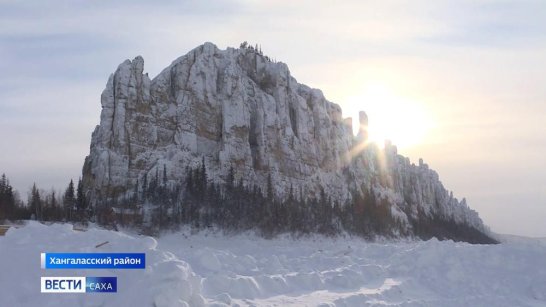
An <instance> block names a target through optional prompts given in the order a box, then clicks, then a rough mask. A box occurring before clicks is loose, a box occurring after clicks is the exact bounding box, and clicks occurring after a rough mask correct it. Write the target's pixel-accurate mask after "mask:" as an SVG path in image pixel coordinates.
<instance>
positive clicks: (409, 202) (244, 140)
mask: <svg viewBox="0 0 546 307" xmlns="http://www.w3.org/2000/svg"><path fill="white" fill-rule="evenodd" d="M143 68H144V60H143V59H142V57H140V56H139V57H136V58H135V59H134V60H133V61H129V60H126V61H125V62H123V63H122V64H120V65H119V67H118V69H117V70H116V72H115V73H114V74H112V75H111V76H110V78H109V80H108V83H107V85H106V89H105V90H104V92H103V93H102V96H101V104H102V113H101V119H100V125H98V126H97V127H96V129H95V131H94V132H93V135H92V140H91V149H90V154H89V156H87V157H86V159H85V164H84V168H83V182H84V186H85V188H86V193H87V196H88V198H89V200H90V201H91V204H92V205H96V204H98V203H99V202H101V201H105V200H108V199H116V198H120V197H127V196H128V195H131V194H134V193H135V191H138V190H139V189H140V186H139V185H137V183H138V182H140V183H142V182H143V180H145V178H150V177H151V176H152V175H154V174H156V173H158V172H159V173H161V174H162V175H164V176H165V177H166V178H165V179H166V180H167V181H168V183H169V184H179V183H181V182H183V181H184V180H185V178H186V172H187V169H188V167H190V168H193V167H197V166H199V165H200V164H201V162H202V160H203V159H204V161H205V162H206V164H207V171H208V180H209V181H211V182H215V183H217V184H224V183H225V182H226V180H227V178H228V175H229V172H230V169H233V170H234V173H235V176H236V179H237V180H241V181H242V184H243V185H244V186H258V187H260V188H261V189H262V191H265V189H266V188H267V187H266V186H267V184H268V180H270V181H271V184H272V188H273V194H274V196H275V197H276V198H278V199H280V200H282V199H286V198H287V197H288V191H290V190H293V191H297V192H298V193H299V194H301V195H303V196H304V197H318V196H319V194H320V193H321V191H323V193H325V194H326V195H328V196H329V198H330V199H331V200H332V201H336V202H338V203H340V204H344V203H347V202H350V201H351V200H352V199H353V198H354V195H365V194H367V195H369V194H370V193H372V194H373V197H374V199H375V200H376V202H377V203H378V205H379V203H381V204H382V205H383V206H387V208H388V209H389V212H390V215H391V216H392V217H393V218H395V219H396V220H397V221H398V224H399V228H400V229H403V230H405V233H410V234H411V233H413V234H420V233H423V234H429V235H436V234H438V233H441V232H442V230H441V225H442V224H441V222H443V221H447V222H450V223H454V225H465V227H466V226H468V227H470V228H471V229H474V230H477V231H479V232H480V233H484V234H486V233H488V230H487V229H486V227H485V226H484V225H483V223H482V221H481V219H480V218H479V217H478V214H477V213H476V212H475V211H473V210H471V209H469V208H468V206H467V205H466V202H465V200H462V201H459V200H457V199H456V198H454V197H453V195H452V194H451V193H449V192H448V191H447V190H446V189H445V188H444V187H443V185H442V183H441V182H440V181H439V178H438V175H437V173H436V172H434V171H433V170H430V169H429V168H428V166H427V165H426V164H423V163H422V162H420V163H419V165H414V164H411V163H410V161H409V159H408V158H405V157H403V156H401V155H399V154H397V150H396V147H395V146H392V145H390V144H387V145H386V147H385V148H384V149H379V148H378V147H377V146H375V145H374V144H368V143H367V138H368V136H367V124H368V118H367V116H366V114H365V113H364V112H361V113H360V116H359V121H360V127H361V128H360V129H359V131H358V134H357V136H356V137H355V136H354V135H353V131H352V120H351V119H343V117H342V112H341V108H340V107H339V106H338V105H337V104H334V103H332V102H329V101H328V100H326V98H325V97H324V95H323V93H322V92H321V91H320V90H318V89H312V88H309V87H308V86H306V85H303V84H300V83H298V82H297V81H296V79H294V78H293V77H292V76H291V75H290V71H289V69H288V67H287V66H286V64H284V63H280V62H279V63H276V62H272V61H270V60H269V58H267V57H265V56H263V55H262V54H261V52H258V51H256V50H255V49H254V48H247V47H242V48H239V49H234V48H228V49H227V50H220V49H218V48H217V47H216V46H215V45H213V44H211V43H205V44H204V45H201V46H199V47H197V48H195V49H193V50H192V51H190V52H189V53H188V54H186V55H184V56H182V57H180V58H178V59H176V60H175V61H174V62H173V63H172V64H171V65H170V66H168V67H167V68H165V69H164V70H163V71H162V72H161V73H160V74H159V75H158V76H157V77H155V78H154V79H153V80H150V79H149V77H148V75H147V74H144V73H143ZM163 173H164V174H163ZM423 219H426V220H427V221H430V223H428V224H426V227H424V228H423V227H421V226H422V225H421V224H419V222H418V221H422V220H423ZM438 225H440V226H438ZM438 227H440V228H438ZM446 237H449V236H446Z"/></svg>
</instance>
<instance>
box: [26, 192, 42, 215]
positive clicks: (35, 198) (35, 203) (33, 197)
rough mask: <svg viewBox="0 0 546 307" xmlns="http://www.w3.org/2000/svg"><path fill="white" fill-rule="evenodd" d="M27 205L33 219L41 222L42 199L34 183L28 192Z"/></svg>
mask: <svg viewBox="0 0 546 307" xmlns="http://www.w3.org/2000/svg"><path fill="white" fill-rule="evenodd" d="M28 203H29V204H30V210H31V212H32V214H33V215H34V219H36V220H38V221H41V220H42V209H43V208H42V199H41V197H40V191H38V188H37V187H36V183H34V184H33V185H32V189H31V191H30V197H29V201H28Z"/></svg>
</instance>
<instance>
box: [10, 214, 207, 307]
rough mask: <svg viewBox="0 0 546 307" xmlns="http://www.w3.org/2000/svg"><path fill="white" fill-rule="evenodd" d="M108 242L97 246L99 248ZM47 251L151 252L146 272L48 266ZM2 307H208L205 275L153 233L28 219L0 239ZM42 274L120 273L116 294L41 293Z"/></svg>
mask: <svg viewBox="0 0 546 307" xmlns="http://www.w3.org/2000/svg"><path fill="white" fill-rule="evenodd" d="M106 241H108V242H109V243H107V244H105V245H103V246H101V247H99V248H96V247H95V246H96V245H98V244H100V243H103V242H106ZM42 252H82V253H91V252H105V253H108V252H111V253H117V252H127V253H131V252H133V253H143V252H144V253H146V269H145V270H112V269H100V270H64V269H63V270H43V269H41V268H40V253H42ZM0 276H2V278H0V306H105V307H106V306H155V307H170V306H203V305H204V304H205V302H204V299H203V297H202V296H201V279H200V278H199V277H198V276H196V275H195V274H194V273H193V271H192V270H191V268H190V265H189V264H188V263H186V262H184V261H182V260H180V259H178V258H177V257H176V256H175V255H174V254H172V253H169V252H166V251H162V250H159V249H157V241H156V240H155V239H153V238H150V237H145V236H137V235H128V234H124V233H121V232H113V231H108V230H102V229H98V228H91V229H89V230H88V231H85V232H81V231H74V230H73V227H72V225H69V224H53V225H51V226H45V225H42V224H40V223H36V222H29V223H28V224H27V225H26V226H24V227H22V228H19V229H14V228H11V229H10V230H9V231H8V232H7V233H6V236H5V237H0ZM41 276H117V277H118V292H117V293H103V294H99V293H85V294H49V293H46V294H42V293H40V277H41Z"/></svg>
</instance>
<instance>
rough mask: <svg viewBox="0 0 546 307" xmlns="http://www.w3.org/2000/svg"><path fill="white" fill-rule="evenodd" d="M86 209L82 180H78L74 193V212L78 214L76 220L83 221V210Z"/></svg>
mask: <svg viewBox="0 0 546 307" xmlns="http://www.w3.org/2000/svg"><path fill="white" fill-rule="evenodd" d="M86 208H87V201H86V199H85V195H84V193H83V182H82V179H81V178H79V179H78V188H77V191H76V210H77V212H78V219H79V220H80V221H84V220H85V209H86Z"/></svg>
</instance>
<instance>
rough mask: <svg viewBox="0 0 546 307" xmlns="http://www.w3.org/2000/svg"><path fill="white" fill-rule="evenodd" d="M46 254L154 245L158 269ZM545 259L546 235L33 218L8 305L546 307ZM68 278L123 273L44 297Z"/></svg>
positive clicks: (10, 276) (4, 251)
mask: <svg viewBox="0 0 546 307" xmlns="http://www.w3.org/2000/svg"><path fill="white" fill-rule="evenodd" d="M103 241H109V242H110V243H108V244H106V245H104V246H103V247H101V248H100V250H97V249H96V248H95V247H94V246H95V245H96V244H98V243H101V242H103ZM44 251H49V252H98V251H100V252H146V254H147V268H146V270H144V271H142V270H116V271H110V270H93V271H90V270H85V271H84V270H80V271H77V270H76V271H71V270H42V269H40V252H44ZM544 255H546V242H545V241H539V240H533V239H522V238H518V239H517V240H516V239H513V238H512V239H510V240H508V241H507V242H505V243H502V244H498V245H470V244H467V243H454V242H452V241H437V240H435V239H433V240H430V241H401V242H392V241H391V242H388V243H369V242H365V241H363V240H361V239H358V238H343V239H342V238H337V239H331V238H324V237H321V236H312V237H307V238H301V239H299V240H293V239H291V238H288V237H284V238H277V239H273V240H266V239H263V238H259V237H257V236H254V235H251V234H246V235H237V236H225V235H221V234H217V233H211V232H201V233H197V234H193V235H191V234H190V232H189V231H181V232H177V233H173V234H169V235H164V236H163V237H161V238H159V239H158V240H157V241H156V240H154V239H152V238H150V237H144V236H137V235H129V234H124V233H120V232H113V231H106V230H101V229H90V230H88V231H87V232H76V231H74V230H72V226H71V225H52V226H44V225H41V224H38V223H30V224H29V225H27V226H25V227H23V228H20V229H13V228H12V229H10V230H9V231H8V232H7V234H6V236H5V237H0V272H1V274H2V278H1V279H0V306H23V307H24V306H156V307H159V306H201V305H208V306H384V305H390V306H545V305H546V257H544ZM91 273H92V274H91ZM61 275H63V276H67V275H68V276H70V275H73V276H86V275H88V276H89V275H94V276H118V293H117V294H97V293H89V294H40V293H39V291H40V290H39V289H40V286H39V280H40V276H61Z"/></svg>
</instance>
